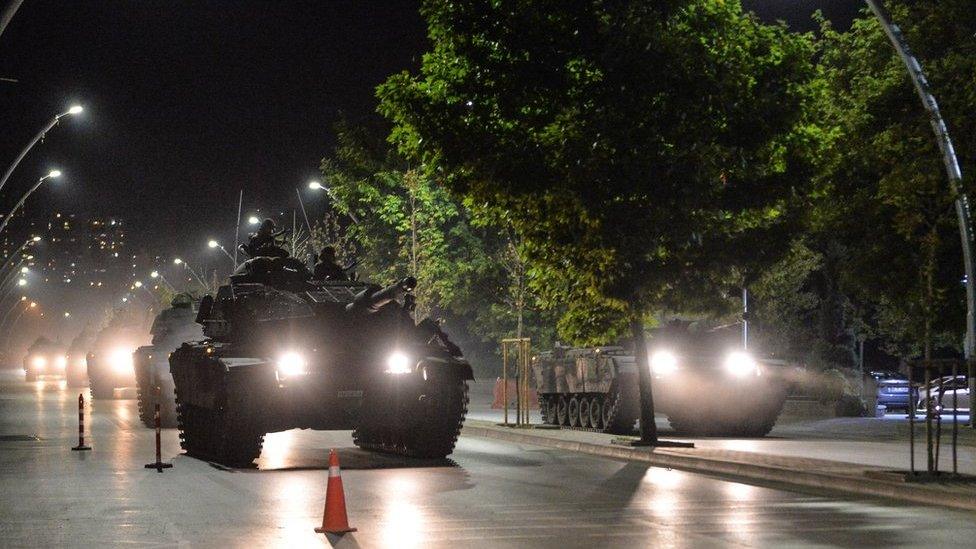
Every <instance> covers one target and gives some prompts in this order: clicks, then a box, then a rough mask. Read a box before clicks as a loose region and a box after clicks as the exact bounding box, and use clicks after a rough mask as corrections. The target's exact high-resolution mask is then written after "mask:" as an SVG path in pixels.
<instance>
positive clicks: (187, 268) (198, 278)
mask: <svg viewBox="0 0 976 549" xmlns="http://www.w3.org/2000/svg"><path fill="white" fill-rule="evenodd" d="M173 264H175V265H183V268H184V269H186V270H187V271H190V274H191V275H193V278H195V279H197V282H199V283H200V286H202V287H203V289H204V290H207V291H209V290H210V286H207V283H206V282H204V281H203V278H201V277H200V275H198V274H197V272H196V271H194V270H193V268H192V267H190V264H189V263H187V262H186V261H183V260H182V259H180V258H178V257H177V258H174V259H173Z"/></svg>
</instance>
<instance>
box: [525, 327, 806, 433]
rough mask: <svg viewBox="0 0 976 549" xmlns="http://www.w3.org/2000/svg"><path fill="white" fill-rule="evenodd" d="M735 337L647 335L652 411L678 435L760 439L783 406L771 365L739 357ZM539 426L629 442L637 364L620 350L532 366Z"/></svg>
mask: <svg viewBox="0 0 976 549" xmlns="http://www.w3.org/2000/svg"><path fill="white" fill-rule="evenodd" d="M733 332H734V330H729V329H727V327H723V328H720V329H713V330H708V329H699V328H698V327H697V326H694V325H693V324H692V323H685V322H682V323H672V324H670V325H668V326H667V327H665V328H662V329H658V330H652V332H651V338H650V340H649V359H650V363H651V369H652V372H653V376H654V377H653V380H654V381H653V384H652V387H653V396H654V411H655V412H656V413H660V414H666V415H667V417H668V421H669V423H670V424H671V427H672V428H673V429H674V430H675V431H676V432H677V433H679V434H686V435H697V436H748V437H758V436H764V435H766V434H768V433H769V431H770V430H772V428H773V426H774V425H775V423H776V419H777V418H778V417H779V414H780V412H781V411H782V409H783V405H784V403H785V402H786V395H787V392H788V385H787V383H786V382H784V380H783V377H782V375H781V371H780V366H778V364H777V362H776V361H772V360H763V359H761V358H756V357H757V356H759V353H756V352H755V351H753V352H745V351H743V350H741V347H742V344H741V342H737V341H736V340H735V334H734V333H733ZM532 370H533V376H534V381H535V384H536V388H537V391H538V396H539V406H540V409H541V412H542V418H543V422H544V423H547V424H550V425H559V426H561V427H562V428H569V429H578V430H590V431H602V432H606V433H613V434H630V433H632V432H633V430H634V426H635V423H636V420H637V418H638V417H639V415H640V413H639V412H640V394H639V390H638V384H637V367H636V359H635V357H634V356H633V353H632V352H630V351H628V350H625V349H624V348H623V347H592V348H556V349H555V350H553V351H547V352H543V353H540V354H539V355H537V356H536V357H534V359H533V365H532Z"/></svg>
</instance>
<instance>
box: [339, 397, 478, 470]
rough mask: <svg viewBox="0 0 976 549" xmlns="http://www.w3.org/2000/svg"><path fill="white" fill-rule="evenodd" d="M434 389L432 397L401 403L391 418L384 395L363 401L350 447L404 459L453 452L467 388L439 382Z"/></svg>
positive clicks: (463, 412)
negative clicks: (362, 407) (352, 444)
mask: <svg viewBox="0 0 976 549" xmlns="http://www.w3.org/2000/svg"><path fill="white" fill-rule="evenodd" d="M436 388H437V389H438V391H437V392H436V393H434V394H424V395H417V396H418V398H416V399H411V398H407V399H404V400H405V401H406V403H404V404H403V405H401V406H400V407H395V408H396V410H395V411H394V413H392V414H391V413H390V410H389V409H388V408H389V405H390V402H391V400H390V399H389V398H385V397H387V396H388V395H384V394H378V395H376V396H374V397H373V398H367V400H366V402H364V404H363V406H364V410H363V412H362V416H361V419H360V423H359V425H358V426H357V428H356V429H355V430H354V431H353V434H352V435H353V443H354V444H355V445H356V446H358V447H360V448H363V449H364V450H371V451H375V452H383V453H388V454H395V455H400V456H406V457H415V458H444V457H446V456H447V455H449V454H450V453H451V452H453V451H454V445H455V444H456V443H457V439H458V436H460V434H461V427H462V426H463V425H464V418H465V416H467V413H468V384H467V382H465V381H463V380H443V382H442V383H440V384H439V385H438V386H436ZM408 397H409V395H408ZM398 400H400V399H394V401H398ZM384 406H386V407H387V408H386V409H384V408H383V407H384ZM445 406H446V407H448V408H449V409H448V410H444V407H445ZM384 411H385V412H386V413H383V412H384Z"/></svg>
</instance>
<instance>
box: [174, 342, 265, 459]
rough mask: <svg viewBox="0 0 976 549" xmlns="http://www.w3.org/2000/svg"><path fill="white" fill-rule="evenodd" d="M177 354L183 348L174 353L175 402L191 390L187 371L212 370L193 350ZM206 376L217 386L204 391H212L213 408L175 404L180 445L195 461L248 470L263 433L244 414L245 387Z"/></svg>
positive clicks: (223, 376)
mask: <svg viewBox="0 0 976 549" xmlns="http://www.w3.org/2000/svg"><path fill="white" fill-rule="evenodd" d="M180 351H182V349H180V350H179V351H177V352H174V353H173V354H174V366H175V368H174V370H173V371H174V382H175V386H176V394H177V400H181V399H180V396H179V395H180V394H181V393H182V392H183V391H191V390H193V385H192V382H193V380H194V376H192V375H190V374H189V372H191V371H192V370H194V369H197V368H199V369H200V370H201V371H202V370H203V369H206V368H212V367H213V365H212V364H208V362H209V360H207V359H205V358H202V357H199V356H194V354H193V353H192V351H191V352H180ZM177 354H178V355H179V356H178V358H176V355H177ZM197 361H200V362H203V363H202V364H201V363H199V362H197ZM221 373H222V372H221ZM208 377H209V378H210V380H209V381H210V382H212V383H214V384H215V385H216V386H214V387H208V388H207V389H212V390H213V393H214V408H204V407H202V406H195V405H191V404H188V403H182V402H181V403H180V404H178V405H177V408H176V410H177V416H178V422H179V428H180V446H182V447H183V449H184V450H186V453H187V455H190V456H193V457H195V458H198V459H202V460H205V461H213V462H216V463H220V464H222V465H227V466H230V467H251V466H252V462H253V461H254V460H255V459H256V458H257V457H258V456H259V455H261V445H262V444H263V443H264V432H263V431H260V430H259V429H258V428H257V427H256V426H255V425H253V422H252V421H251V419H250V418H249V417H248V415H247V412H248V410H249V409H248V408H247V403H244V402H242V399H243V398H246V396H247V394H248V392H247V391H246V390H245V389H246V387H237V388H234V387H229V385H233V384H234V380H233V379H231V378H228V376H226V375H217V376H208ZM198 390H199V389H198ZM187 402H188V399H187ZM255 413H260V411H255Z"/></svg>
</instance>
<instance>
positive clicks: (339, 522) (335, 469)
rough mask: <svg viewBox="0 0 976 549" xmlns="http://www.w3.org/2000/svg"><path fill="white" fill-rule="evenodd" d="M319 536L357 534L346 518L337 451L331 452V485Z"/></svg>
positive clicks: (326, 495)
mask: <svg viewBox="0 0 976 549" xmlns="http://www.w3.org/2000/svg"><path fill="white" fill-rule="evenodd" d="M315 531H316V532H318V533H319V534H345V533H346V532H355V531H356V529H355V528H350V527H349V518H348V517H347V516H346V494H345V492H343V490H342V476H341V475H340V474H339V454H337V453H336V451H335V449H332V450H330V451H329V485H328V487H326V489H325V510H324V511H322V527H321V528H316V529H315Z"/></svg>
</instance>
